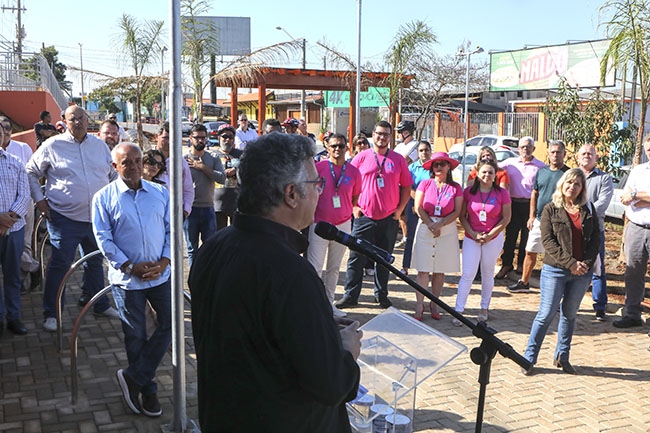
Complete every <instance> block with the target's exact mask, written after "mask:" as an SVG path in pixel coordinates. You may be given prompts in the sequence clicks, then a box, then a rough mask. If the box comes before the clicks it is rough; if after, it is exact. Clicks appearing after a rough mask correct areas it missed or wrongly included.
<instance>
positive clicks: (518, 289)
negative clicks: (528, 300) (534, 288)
mask: <svg viewBox="0 0 650 433" xmlns="http://www.w3.org/2000/svg"><path fill="white" fill-rule="evenodd" d="M508 291H509V292H510V293H528V292H530V283H524V282H523V281H521V280H519V281H517V283H515V284H512V285H510V286H508Z"/></svg>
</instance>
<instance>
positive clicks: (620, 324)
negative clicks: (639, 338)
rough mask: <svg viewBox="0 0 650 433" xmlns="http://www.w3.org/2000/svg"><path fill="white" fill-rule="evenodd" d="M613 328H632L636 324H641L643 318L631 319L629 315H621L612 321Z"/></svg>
mask: <svg viewBox="0 0 650 433" xmlns="http://www.w3.org/2000/svg"><path fill="white" fill-rule="evenodd" d="M612 325H614V327H615V328H633V327H636V326H643V320H641V319H633V318H631V317H627V316H625V317H623V318H621V319H618V320H616V321H614V323H612Z"/></svg>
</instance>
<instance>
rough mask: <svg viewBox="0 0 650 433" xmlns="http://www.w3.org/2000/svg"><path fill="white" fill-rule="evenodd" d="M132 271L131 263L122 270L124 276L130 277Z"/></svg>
mask: <svg viewBox="0 0 650 433" xmlns="http://www.w3.org/2000/svg"><path fill="white" fill-rule="evenodd" d="M132 271H133V263H129V265H128V266H127V267H126V268H124V269H123V270H122V272H124V273H125V274H126V275H131V272H132Z"/></svg>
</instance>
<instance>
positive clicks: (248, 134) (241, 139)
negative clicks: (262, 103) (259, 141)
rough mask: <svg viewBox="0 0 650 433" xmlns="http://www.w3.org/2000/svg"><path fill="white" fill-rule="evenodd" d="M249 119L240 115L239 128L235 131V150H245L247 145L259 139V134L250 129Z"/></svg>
mask: <svg viewBox="0 0 650 433" xmlns="http://www.w3.org/2000/svg"><path fill="white" fill-rule="evenodd" d="M249 126H250V125H249V123H248V117H247V116H246V115H245V114H240V115H239V128H237V131H235V149H241V150H244V149H245V148H246V143H248V142H249V141H253V140H255V139H256V138H257V132H255V130H254V129H251V128H249Z"/></svg>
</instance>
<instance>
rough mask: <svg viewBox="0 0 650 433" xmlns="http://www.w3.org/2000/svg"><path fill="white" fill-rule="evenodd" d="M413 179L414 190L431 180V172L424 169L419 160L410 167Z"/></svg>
mask: <svg viewBox="0 0 650 433" xmlns="http://www.w3.org/2000/svg"><path fill="white" fill-rule="evenodd" d="M409 171H410V172H411V178H412V179H413V189H416V190H417V189H418V185H420V182H422V181H423V180H425V179H431V172H429V170H427V169H425V168H424V167H422V161H420V160H419V159H418V160H417V161H415V162H413V163H411V165H409Z"/></svg>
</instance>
